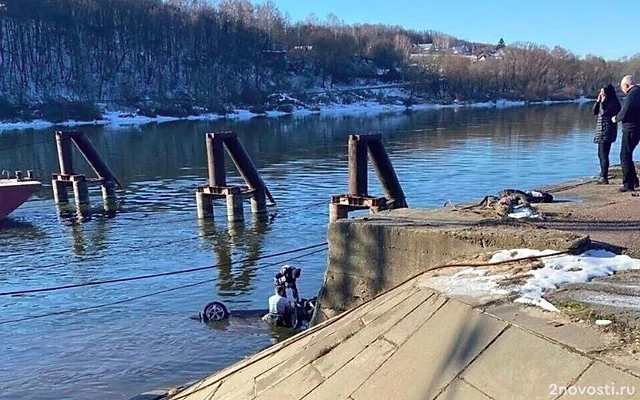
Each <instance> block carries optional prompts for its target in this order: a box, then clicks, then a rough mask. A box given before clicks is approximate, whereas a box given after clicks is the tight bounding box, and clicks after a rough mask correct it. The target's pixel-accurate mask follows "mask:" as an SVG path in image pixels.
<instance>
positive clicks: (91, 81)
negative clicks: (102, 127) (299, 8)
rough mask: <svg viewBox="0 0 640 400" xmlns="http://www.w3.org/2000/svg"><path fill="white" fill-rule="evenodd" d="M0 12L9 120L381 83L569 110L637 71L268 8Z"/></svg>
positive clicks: (25, 7) (124, 5)
mask: <svg viewBox="0 0 640 400" xmlns="http://www.w3.org/2000/svg"><path fill="white" fill-rule="evenodd" d="M0 3H1V4H2V6H0V119H5V120H6V119H21V118H22V119H25V118H30V117H34V116H39V117H50V118H62V117H64V116H68V115H60V113H62V114H64V113H69V112H71V111H69V110H72V109H75V111H74V113H77V114H81V115H80V117H84V118H88V117H90V116H91V115H92V114H95V113H97V110H96V108H95V107H94V106H93V105H94V104H96V103H105V104H110V105H111V106H113V107H124V106H131V107H138V108H142V109H144V110H146V111H147V112H148V113H161V112H164V113H165V114H169V113H173V114H189V113H193V112H195V111H194V106H198V107H206V108H208V109H209V110H210V111H212V112H225V111H227V110H228V108H229V107H231V106H253V107H264V106H265V104H267V103H268V96H269V95H270V94H273V93H282V92H286V93H290V94H291V95H292V96H294V97H296V98H298V99H301V100H302V101H303V102H306V103H309V104H310V103H313V102H317V101H332V98H331V97H330V96H329V95H327V94H323V95H322V96H317V95H313V94H312V93H316V92H318V91H319V90H321V89H323V88H325V89H330V88H332V87H335V86H336V85H342V86H345V85H354V86H363V85H368V84H369V85H372V84H381V83H397V84H400V83H405V84H407V87H406V93H407V96H408V97H411V99H409V100H407V101H411V100H412V99H413V98H422V99H427V100H431V101H445V102H449V101H453V100H459V101H467V100H488V99H498V98H507V99H528V100H538V99H555V98H563V99H565V98H575V97H578V96H581V95H594V94H595V91H596V90H597V88H598V87H599V86H601V85H603V84H604V83H609V82H617V81H619V79H620V77H621V76H622V75H624V74H626V73H637V72H638V71H639V70H640V58H639V57H637V56H636V57H633V58H630V59H626V60H620V61H613V62H607V61H605V60H604V59H602V58H599V57H597V56H587V57H585V58H578V57H576V56H575V55H573V54H571V53H569V52H568V51H566V50H564V49H562V48H558V47H556V48H553V49H548V48H545V47H542V46H538V45H535V44H530V43H524V44H510V43H507V44H506V46H505V44H504V43H502V42H501V43H499V44H498V42H497V41H496V43H495V44H481V43H469V42H466V41H464V40H460V39H456V38H453V37H451V36H447V35H445V34H442V33H438V32H433V31H420V32H418V31H412V30H407V29H403V28H402V27H396V26H386V25H346V24H344V23H341V22H340V20H339V19H338V17H336V16H333V15H331V16H328V17H327V18H326V19H325V20H322V21H321V20H318V19H317V18H315V17H313V16H311V17H309V18H308V19H307V20H306V21H295V22H294V21H290V20H289V19H288V18H287V17H286V16H285V15H283V13H282V12H280V11H279V10H278V9H277V7H276V6H275V5H274V3H272V2H267V3H263V4H252V3H251V2H250V1H249V0H223V1H206V0H200V1H198V0H186V1H185V0H182V1H176V0H171V1H162V0H2V1H0ZM333 100H335V99H333ZM341 101H344V99H341ZM69 102H73V104H71V105H70V104H69ZM198 109H200V108H196V109H195V110H198ZM74 115H75V114H74ZM74 115H71V116H74Z"/></svg>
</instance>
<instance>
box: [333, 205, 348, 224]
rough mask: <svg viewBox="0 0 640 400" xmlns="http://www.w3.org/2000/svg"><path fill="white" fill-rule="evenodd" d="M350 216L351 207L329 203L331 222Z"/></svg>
mask: <svg viewBox="0 0 640 400" xmlns="http://www.w3.org/2000/svg"><path fill="white" fill-rule="evenodd" d="M345 218H349V207H348V206H345V205H342V204H329V222H335V221H337V220H339V219H345Z"/></svg>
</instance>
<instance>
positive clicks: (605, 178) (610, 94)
mask: <svg viewBox="0 0 640 400" xmlns="http://www.w3.org/2000/svg"><path fill="white" fill-rule="evenodd" d="M620 109H621V106H620V101H619V100H618V96H616V90H615V89H614V88H613V85H611V84H609V85H607V86H606V87H604V88H602V89H600V94H599V95H598V100H597V101H596V104H594V105H593V114H594V115H597V116H598V122H597V124H596V135H595V137H594V138H593V142H594V143H597V144H598V158H599V159H600V179H598V181H597V182H596V183H598V184H605V185H608V184H609V152H610V151H611V144H612V143H613V142H615V141H616V138H617V136H618V124H617V123H615V122H613V121H612V120H611V117H613V116H614V115H617V114H618V113H619V112H620Z"/></svg>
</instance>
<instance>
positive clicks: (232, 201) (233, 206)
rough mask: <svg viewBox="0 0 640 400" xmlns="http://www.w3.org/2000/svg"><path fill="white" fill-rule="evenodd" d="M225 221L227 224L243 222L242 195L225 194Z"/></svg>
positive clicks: (238, 192) (237, 193) (238, 193)
mask: <svg viewBox="0 0 640 400" xmlns="http://www.w3.org/2000/svg"><path fill="white" fill-rule="evenodd" d="M227 220H228V221H229V222H240V221H244V209H243V208H242V193H240V191H239V190H238V191H237V192H233V193H229V194H227Z"/></svg>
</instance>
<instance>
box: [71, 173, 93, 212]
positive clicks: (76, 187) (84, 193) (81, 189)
mask: <svg viewBox="0 0 640 400" xmlns="http://www.w3.org/2000/svg"><path fill="white" fill-rule="evenodd" d="M72 182H73V197H74V198H75V200H76V204H77V205H78V206H81V205H86V204H89V186H87V180H86V178H85V177H84V175H74V176H73V178H72Z"/></svg>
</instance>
